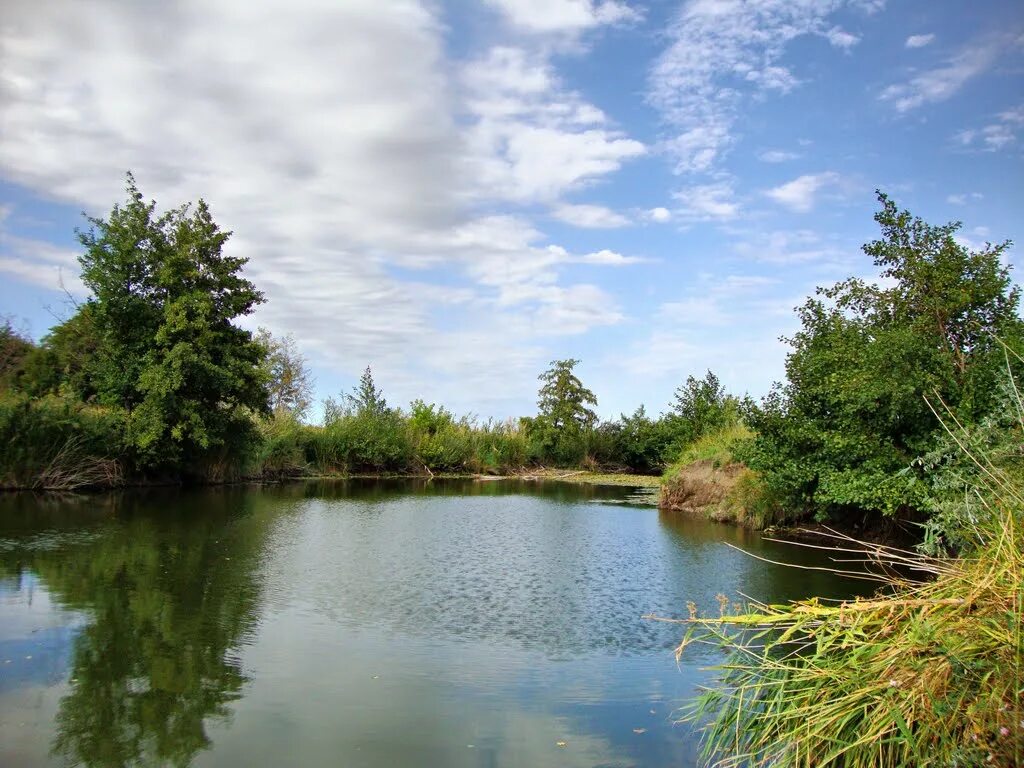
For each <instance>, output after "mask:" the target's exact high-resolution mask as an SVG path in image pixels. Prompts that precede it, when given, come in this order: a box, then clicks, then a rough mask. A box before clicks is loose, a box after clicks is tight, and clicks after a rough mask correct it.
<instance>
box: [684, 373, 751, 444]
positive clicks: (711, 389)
mask: <svg viewBox="0 0 1024 768" xmlns="http://www.w3.org/2000/svg"><path fill="white" fill-rule="evenodd" d="M736 413H737V406H736V399H735V398H733V397H730V396H729V395H727V394H726V393H725V387H724V386H722V382H721V381H720V380H719V378H718V377H717V376H716V375H715V374H714V373H712V372H711V371H710V370H709V371H708V372H707V373H706V374H704V378H701V379H698V378H697V377H695V376H687V377H686V382H685V383H684V384H683V385H682V386H680V387H679V388H678V389H676V391H675V395H674V399H673V403H672V416H674V417H675V418H676V419H677V420H678V421H679V422H681V424H680V425H679V431H680V432H681V433H682V434H681V437H682V438H683V440H684V441H685V442H686V443H690V442H693V441H694V440H696V439H698V438H700V437H702V436H704V435H706V434H708V433H710V432H714V431H715V430H718V429H721V428H722V427H725V426H726V425H727V424H728V423H729V422H730V421H734V420H735V418H736Z"/></svg>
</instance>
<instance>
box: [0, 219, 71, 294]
mask: <svg viewBox="0 0 1024 768" xmlns="http://www.w3.org/2000/svg"><path fill="white" fill-rule="evenodd" d="M12 212H13V206H10V205H6V206H0V273H6V274H8V275H10V276H12V277H15V278H17V279H19V280H21V281H22V282H26V283H30V284H32V285H36V286H39V287H40V288H49V289H50V290H58V291H66V292H67V293H69V294H71V295H72V296H76V297H80V298H82V297H85V296H86V294H87V293H88V292H87V291H86V288H85V286H84V285H82V281H81V280H80V279H79V277H78V275H79V272H80V266H79V263H78V252H77V251H74V250H71V249H69V248H60V247H58V246H55V245H53V244H52V243H48V242H45V241H43V240H36V239H33V238H29V237H21V236H18V235H15V234H13V233H11V232H10V231H9V224H8V220H9V219H10V216H11V213H12Z"/></svg>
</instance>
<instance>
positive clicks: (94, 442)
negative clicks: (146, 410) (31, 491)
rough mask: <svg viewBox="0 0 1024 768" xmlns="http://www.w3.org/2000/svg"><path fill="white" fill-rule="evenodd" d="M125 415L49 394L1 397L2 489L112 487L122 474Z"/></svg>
mask: <svg viewBox="0 0 1024 768" xmlns="http://www.w3.org/2000/svg"><path fill="white" fill-rule="evenodd" d="M126 420H127V419H126V414H125V412H124V411H122V410H120V409H116V408H98V407H92V406H86V405H83V404H81V403H78V402H74V401H71V400H65V399H62V398H59V397H55V396H51V397H46V398H42V399H36V400H32V399H29V398H28V397H25V396H19V395H11V394H8V395H5V396H3V397H0V445H3V446H4V449H3V451H2V452H0V487H3V488H41V489H43V488H45V489H63V490H70V489H73V488H82V487H91V486H104V487H109V486H114V485H118V484H120V483H121V482H122V479H123V473H124V469H125V467H124V463H123V462H124V457H125V456H126V455H127V451H126V446H125V430H126Z"/></svg>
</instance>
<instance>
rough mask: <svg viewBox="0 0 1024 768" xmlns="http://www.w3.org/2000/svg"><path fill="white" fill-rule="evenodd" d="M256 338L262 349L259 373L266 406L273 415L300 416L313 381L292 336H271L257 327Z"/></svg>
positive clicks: (310, 393) (310, 396)
mask: <svg viewBox="0 0 1024 768" xmlns="http://www.w3.org/2000/svg"><path fill="white" fill-rule="evenodd" d="M256 341H257V342H259V344H260V345H261V346H262V347H263V349H264V350H265V357H264V359H263V375H264V378H265V380H266V381H267V391H268V393H269V396H270V409H271V410H272V411H273V412H274V413H275V414H288V415H292V416H295V417H297V418H300V417H302V415H303V414H305V413H306V411H307V410H308V409H309V405H310V402H311V400H312V393H313V381H312V377H311V376H310V373H309V369H308V368H307V367H306V359H305V358H304V357H303V356H302V353H301V352H300V351H299V349H298V345H296V343H295V339H294V337H292V335H291V334H289V335H287V336H283V337H281V338H275V337H274V336H273V334H271V333H270V331H268V330H267V329H266V328H260V329H259V330H258V331H257V332H256Z"/></svg>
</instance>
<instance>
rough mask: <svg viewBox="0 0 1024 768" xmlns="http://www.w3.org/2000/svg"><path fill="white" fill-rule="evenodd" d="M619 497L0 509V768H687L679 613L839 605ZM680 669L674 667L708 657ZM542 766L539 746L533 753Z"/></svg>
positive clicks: (719, 534) (721, 537) (800, 575)
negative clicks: (733, 604)
mask: <svg viewBox="0 0 1024 768" xmlns="http://www.w3.org/2000/svg"><path fill="white" fill-rule="evenodd" d="M630 492H631V491H630V489H624V488H596V487H589V486H576V485H570V484H557V483H548V484H538V483H522V482H505V481H502V482H468V481H444V482H440V481H437V482H433V483H429V484H425V483H414V482H409V481H360V482H357V481H352V482H335V483H310V484H296V485H288V486H279V487H271V488H263V489H258V488H230V489H213V490H206V491H197V492H175V493H171V492H147V493H126V494H120V495H110V496H104V497H87V498H81V497H78V498H72V499H65V500H54V499H53V498H52V497H47V498H44V499H41V498H38V497H33V496H31V495H12V496H5V497H0V764H4V765H7V764H11V765H28V766H31V765H44V764H51V763H53V764H60V763H69V764H80V765H87V766H115V765H116V766H121V765H166V764H170V765H190V764H197V765H204V764H209V765H241V764H310V765H314V764H316V765H318V764H339V763H340V764H345V765H364V766H392V765H438V766H462V765H465V766H481V765H524V766H525V765H534V766H542V765H589V766H593V765H651V766H661V765H670V764H671V765H687V764H692V762H693V758H694V754H695V750H696V745H695V741H694V738H693V736H692V734H690V733H689V731H687V730H686V729H684V728H680V727H674V726H673V725H672V722H671V714H672V711H673V709H674V708H675V707H677V706H679V705H680V704H682V703H683V701H684V700H685V699H686V698H687V697H688V696H690V695H691V694H692V692H693V689H694V687H695V685H697V684H698V683H699V682H700V681H701V680H703V679H704V678H703V676H702V673H701V672H700V671H699V670H697V669H696V668H694V667H692V666H686V667H683V668H677V667H676V666H675V663H674V661H673V658H672V653H671V651H672V649H673V648H674V647H675V645H676V643H677V642H678V639H679V634H680V632H679V628H678V627H676V626H674V625H667V624H663V623H657V622H650V621H644V620H643V619H641V616H642V615H643V614H646V613H649V612H655V613H658V614H661V615H682V614H684V613H685V610H686V609H685V603H686V601H687V600H691V599H692V600H696V601H697V602H698V603H700V604H701V605H705V606H713V605H714V601H713V597H714V595H715V594H716V593H717V592H727V593H733V594H734V593H735V592H736V591H738V590H742V591H743V592H744V593H746V594H749V595H751V596H753V597H758V598H764V599H771V600H781V599H788V598H796V597H802V596H806V595H808V594H811V593H816V594H823V595H831V596H840V595H844V594H848V593H849V592H850V590H851V586H850V585H849V584H844V583H842V582H839V581H838V580H836V579H835V578H834V577H830V576H828V575H827V574H821V573H816V572H807V571H792V570H786V569H782V568H779V567H777V566H772V565H769V564H766V563H763V562H760V561H757V560H755V559H753V558H750V557H748V556H746V555H744V554H743V553H741V552H740V551H738V550H737V549H733V548H730V547H728V546H726V543H731V544H734V545H736V546H738V547H744V548H747V549H750V550H754V551H758V552H761V553H765V554H766V556H768V557H773V558H779V557H781V558H783V559H793V558H795V557H799V558H803V559H806V558H807V557H808V556H811V555H813V554H815V553H809V552H807V551H800V550H793V551H789V550H786V551H783V552H781V553H780V552H778V551H775V550H776V549H777V548H778V547H779V545H773V544H771V543H769V542H764V541H762V540H761V539H760V537H758V536H757V535H756V534H752V533H750V532H747V531H742V530H739V529H735V528H729V527H725V526H721V525H717V524H713V523H706V522H702V521H694V520H686V519H683V518H680V517H678V516H675V515H673V514H667V513H659V512H658V511H657V510H655V509H652V508H649V507H643V506H637V505H630V504H611V503H592V502H613V501H615V500H625V499H627V498H628V497H629V495H630ZM704 654H705V655H704V656H703V657H701V656H695V655H690V656H689V657H688V659H687V663H688V664H695V663H696V664H698V665H702V664H703V663H710V662H713V661H714V658H713V657H712V656H710V655H708V654H710V652H709V651H705V652H704ZM559 742H564V743H565V745H564V746H558V743H559Z"/></svg>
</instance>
